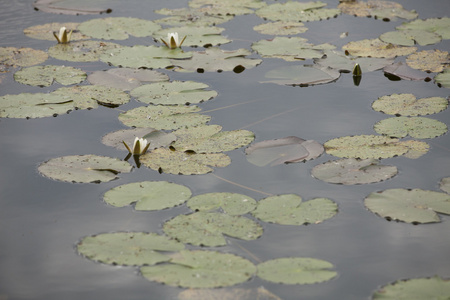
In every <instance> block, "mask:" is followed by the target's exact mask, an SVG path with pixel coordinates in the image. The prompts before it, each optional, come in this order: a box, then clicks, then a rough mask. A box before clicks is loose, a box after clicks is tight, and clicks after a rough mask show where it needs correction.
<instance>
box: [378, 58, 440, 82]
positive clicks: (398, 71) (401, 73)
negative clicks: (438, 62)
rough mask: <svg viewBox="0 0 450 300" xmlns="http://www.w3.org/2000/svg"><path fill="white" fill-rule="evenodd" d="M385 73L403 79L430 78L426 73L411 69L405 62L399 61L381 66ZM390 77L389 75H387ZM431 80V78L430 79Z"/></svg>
mask: <svg viewBox="0 0 450 300" xmlns="http://www.w3.org/2000/svg"><path fill="white" fill-rule="evenodd" d="M383 71H384V72H385V73H388V74H390V75H391V76H394V78H395V79H397V78H400V79H405V80H427V79H430V77H429V75H428V73H426V72H423V71H419V70H416V69H413V68H411V67H409V66H408V65H406V64H405V63H403V62H401V61H399V62H397V63H395V64H392V65H387V66H386V67H384V68H383ZM387 77H388V78H389V79H391V78H390V77H389V76H387ZM430 80H431V79H430Z"/></svg>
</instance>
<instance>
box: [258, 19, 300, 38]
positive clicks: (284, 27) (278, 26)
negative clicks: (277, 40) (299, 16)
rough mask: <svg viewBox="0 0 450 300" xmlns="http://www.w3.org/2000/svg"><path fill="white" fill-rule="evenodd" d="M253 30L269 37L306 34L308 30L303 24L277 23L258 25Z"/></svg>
mask: <svg viewBox="0 0 450 300" xmlns="http://www.w3.org/2000/svg"><path fill="white" fill-rule="evenodd" d="M253 30H255V31H257V32H259V33H262V34H269V35H296V34H299V33H304V32H306V31H307V30H308V28H307V27H305V24H303V23H301V22H294V21H291V22H286V21H277V22H268V23H263V24H259V25H256V26H254V27H253Z"/></svg>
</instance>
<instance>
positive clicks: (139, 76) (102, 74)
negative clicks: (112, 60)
mask: <svg viewBox="0 0 450 300" xmlns="http://www.w3.org/2000/svg"><path fill="white" fill-rule="evenodd" d="M87 79H88V81H89V82H90V83H91V84H94V85H103V86H108V87H114V88H118V89H121V90H123V91H130V90H132V89H134V88H137V87H138V86H140V85H142V84H144V83H150V82H160V81H168V80H169V76H167V75H166V74H164V73H161V72H157V71H153V70H145V69H130V68H115V69H109V70H107V71H95V72H93V73H91V74H90V75H89V76H88V78H87Z"/></svg>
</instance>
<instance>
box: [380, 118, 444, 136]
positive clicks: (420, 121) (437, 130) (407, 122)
mask: <svg viewBox="0 0 450 300" xmlns="http://www.w3.org/2000/svg"><path fill="white" fill-rule="evenodd" d="M373 129H374V130H375V131H376V132H377V133H379V134H383V135H387V136H390V137H396V138H404V137H406V136H408V135H409V136H411V137H413V138H416V139H431V138H435V137H438V136H440V135H443V134H444V133H446V132H447V130H448V128H447V125H445V124H444V123H442V122H441V121H438V120H434V119H430V118H424V117H395V118H389V119H384V120H381V121H379V122H377V123H376V124H375V125H374V126H373Z"/></svg>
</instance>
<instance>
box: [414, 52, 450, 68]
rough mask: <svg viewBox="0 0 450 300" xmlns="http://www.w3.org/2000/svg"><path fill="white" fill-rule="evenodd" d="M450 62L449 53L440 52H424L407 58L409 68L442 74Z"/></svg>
mask: <svg viewBox="0 0 450 300" xmlns="http://www.w3.org/2000/svg"><path fill="white" fill-rule="evenodd" d="M449 62H450V55H449V53H448V52H447V51H440V50H423V51H420V52H417V53H413V54H411V55H410V56H408V57H407V58H406V64H407V65H408V66H410V67H411V68H414V69H417V70H422V71H425V72H442V71H443V70H444V68H445V67H446V66H449Z"/></svg>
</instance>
